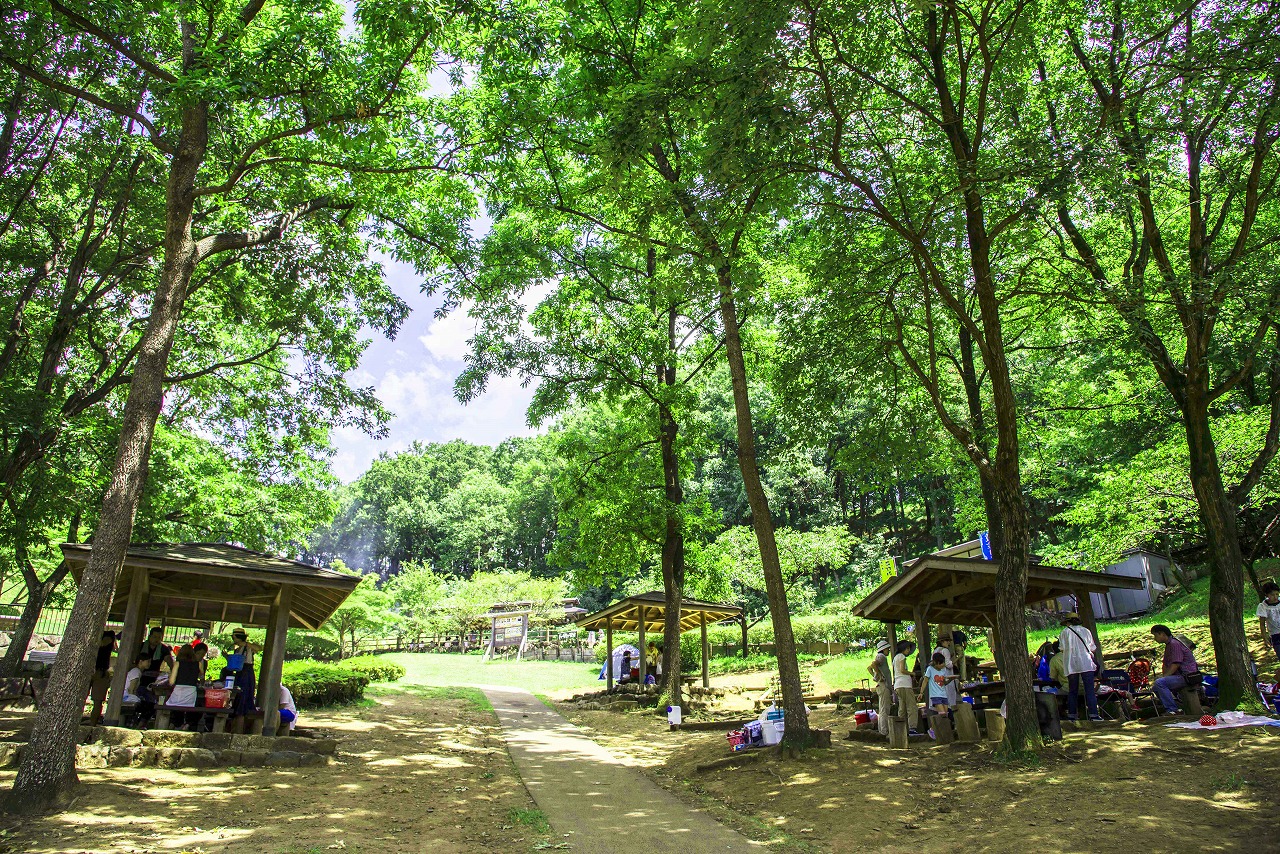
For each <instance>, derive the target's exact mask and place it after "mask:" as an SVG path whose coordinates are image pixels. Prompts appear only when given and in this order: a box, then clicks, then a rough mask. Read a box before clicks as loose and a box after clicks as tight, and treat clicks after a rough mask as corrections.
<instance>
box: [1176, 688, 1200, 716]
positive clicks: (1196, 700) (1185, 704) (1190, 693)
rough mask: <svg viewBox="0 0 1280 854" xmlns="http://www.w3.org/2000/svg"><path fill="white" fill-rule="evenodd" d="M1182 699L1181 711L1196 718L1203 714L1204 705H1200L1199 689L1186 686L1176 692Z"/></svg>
mask: <svg viewBox="0 0 1280 854" xmlns="http://www.w3.org/2000/svg"><path fill="white" fill-rule="evenodd" d="M1178 697H1179V699H1181V700H1182V713H1183V714H1184V715H1191V716H1193V717H1196V718H1200V717H1203V716H1204V707H1203V706H1201V705H1200V689H1198V688H1191V687H1189V686H1188V687H1186V688H1183V689H1182V690H1181V691H1179V692H1178Z"/></svg>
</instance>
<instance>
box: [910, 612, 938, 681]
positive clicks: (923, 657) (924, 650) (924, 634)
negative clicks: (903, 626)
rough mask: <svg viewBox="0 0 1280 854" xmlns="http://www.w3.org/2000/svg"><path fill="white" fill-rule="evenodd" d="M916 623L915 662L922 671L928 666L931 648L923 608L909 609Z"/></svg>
mask: <svg viewBox="0 0 1280 854" xmlns="http://www.w3.org/2000/svg"><path fill="white" fill-rule="evenodd" d="M911 613H912V614H913V615H914V617H915V621H916V661H918V662H919V663H920V669H921V670H922V671H923V670H924V668H925V667H927V666H928V662H929V655H930V653H932V652H933V647H931V646H930V645H929V624H928V623H926V622H925V621H924V608H922V607H920V606H919V605H917V606H916V607H914V608H912V609H911Z"/></svg>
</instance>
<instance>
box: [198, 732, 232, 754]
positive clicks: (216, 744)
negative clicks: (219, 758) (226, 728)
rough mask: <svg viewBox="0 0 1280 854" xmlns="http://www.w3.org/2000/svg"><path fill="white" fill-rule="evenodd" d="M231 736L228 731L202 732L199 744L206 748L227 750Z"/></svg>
mask: <svg viewBox="0 0 1280 854" xmlns="http://www.w3.org/2000/svg"><path fill="white" fill-rule="evenodd" d="M232 738H233V736H232V735H231V733H229V732H202V733H200V746H201V747H204V748H207V749H208V750H228V749H230V747H231V739H232Z"/></svg>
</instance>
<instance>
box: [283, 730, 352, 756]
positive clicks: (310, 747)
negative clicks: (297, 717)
mask: <svg viewBox="0 0 1280 854" xmlns="http://www.w3.org/2000/svg"><path fill="white" fill-rule="evenodd" d="M268 741H269V747H270V748H271V749H272V750H292V751H297V752H299V753H326V754H328V753H333V752H335V751H336V750H337V749H338V742H337V740H336V739H332V738H295V737H293V736H288V735H282V736H278V737H276V738H273V739H269V740H268Z"/></svg>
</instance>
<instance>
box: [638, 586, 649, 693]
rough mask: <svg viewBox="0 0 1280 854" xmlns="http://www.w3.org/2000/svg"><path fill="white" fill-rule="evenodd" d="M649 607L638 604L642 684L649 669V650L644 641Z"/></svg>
mask: <svg viewBox="0 0 1280 854" xmlns="http://www.w3.org/2000/svg"><path fill="white" fill-rule="evenodd" d="M648 611H649V609H648V608H646V607H645V606H643V605H637V606H636V619H637V621H638V623H637V625H638V627H639V635H640V637H639V638H637V645H638V646H639V647H640V684H641V685H643V684H644V677H645V676H646V675H648V670H649V650H648V648H647V647H646V646H645V643H644V618H645V617H646V616H648Z"/></svg>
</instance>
